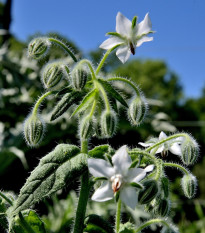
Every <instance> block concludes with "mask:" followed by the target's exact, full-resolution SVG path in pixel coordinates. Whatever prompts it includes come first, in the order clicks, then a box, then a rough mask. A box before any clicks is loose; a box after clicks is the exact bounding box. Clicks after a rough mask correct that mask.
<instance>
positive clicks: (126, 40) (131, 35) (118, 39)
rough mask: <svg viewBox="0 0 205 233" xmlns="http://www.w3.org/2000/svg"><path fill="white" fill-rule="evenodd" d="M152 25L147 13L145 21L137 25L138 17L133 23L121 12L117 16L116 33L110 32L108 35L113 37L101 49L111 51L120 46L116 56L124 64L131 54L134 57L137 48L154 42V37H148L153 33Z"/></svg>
mask: <svg viewBox="0 0 205 233" xmlns="http://www.w3.org/2000/svg"><path fill="white" fill-rule="evenodd" d="M151 28H152V23H151V20H150V18H149V14H148V13H147V14H146V15H145V17H144V20H143V21H141V22H140V23H139V24H138V23H137V17H136V16H135V17H134V18H133V20H132V22H131V21H130V20H129V19H128V18H126V17H125V16H124V15H123V14H121V13H120V12H118V13H117V16H116V32H109V33H107V35H110V36H111V37H110V38H109V39H107V40H105V41H104V42H103V43H102V44H101V45H100V48H102V49H106V50H108V49H111V48H113V47H114V46H116V45H118V44H120V46H119V47H118V48H117V51H116V55H117V57H118V58H119V59H120V61H121V62H122V63H125V62H126V61H127V60H128V59H129V57H130V55H131V53H132V54H133V55H134V54H135V50H136V47H139V46H140V45H141V44H142V43H144V42H148V41H152V40H153V37H148V36H147V35H148V34H149V33H153V31H151Z"/></svg>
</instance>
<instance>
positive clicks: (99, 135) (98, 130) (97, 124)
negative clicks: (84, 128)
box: [94, 120, 103, 139]
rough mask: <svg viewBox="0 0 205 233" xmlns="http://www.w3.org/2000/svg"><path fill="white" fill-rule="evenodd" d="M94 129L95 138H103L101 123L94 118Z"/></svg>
mask: <svg viewBox="0 0 205 233" xmlns="http://www.w3.org/2000/svg"><path fill="white" fill-rule="evenodd" d="M94 131H95V136H96V137H97V138H99V139H101V138H103V135H102V130H101V124H100V122H99V121H98V120H96V121H95V123H94Z"/></svg>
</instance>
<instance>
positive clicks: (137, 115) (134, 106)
mask: <svg viewBox="0 0 205 233" xmlns="http://www.w3.org/2000/svg"><path fill="white" fill-rule="evenodd" d="M147 110H148V105H147V102H146V99H145V97H144V96H143V94H142V95H141V96H140V97H135V98H134V99H133V100H132V102H131V104H130V106H129V108H128V116H129V119H130V121H131V123H132V124H133V125H140V124H141V123H142V122H143V120H144V118H145V116H146V114H147Z"/></svg>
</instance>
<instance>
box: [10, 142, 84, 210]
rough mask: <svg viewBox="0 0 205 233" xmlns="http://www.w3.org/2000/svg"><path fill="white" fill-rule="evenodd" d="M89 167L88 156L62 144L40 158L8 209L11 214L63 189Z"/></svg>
mask: <svg viewBox="0 0 205 233" xmlns="http://www.w3.org/2000/svg"><path fill="white" fill-rule="evenodd" d="M86 168H87V156H86V155H85V154H80V149H79V148H78V147H77V146H74V145H68V144H60V145H58V146H56V148H55V149H54V150H53V151H52V152H50V153H49V154H47V155H46V156H45V157H43V158H42V159H41V160H40V163H39V165H38V166H37V167H36V168H35V169H34V170H33V171H32V172H31V175H30V176H29V178H28V179H27V181H26V183H25V185H24V186H23V187H22V188H21V190H20V194H19V196H18V198H17V200H16V201H15V202H14V205H13V206H12V207H11V208H10V209H8V211H9V212H8V214H9V215H16V214H18V213H19V212H20V211H22V210H25V209H28V208H30V206H32V205H34V204H36V203H37V202H39V201H41V200H42V199H44V198H45V197H48V196H49V195H51V194H52V193H54V192H56V191H58V190H60V189H62V188H63V187H65V186H66V185H68V184H69V183H71V182H73V180H74V179H75V178H77V177H78V176H79V175H81V174H82V173H83V172H84V171H85V170H86Z"/></svg>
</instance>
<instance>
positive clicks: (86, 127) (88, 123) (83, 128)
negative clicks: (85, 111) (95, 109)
mask: <svg viewBox="0 0 205 233" xmlns="http://www.w3.org/2000/svg"><path fill="white" fill-rule="evenodd" d="M92 133H93V121H92V118H91V117H90V116H86V117H85V118H83V119H82V121H81V122H80V137H81V138H82V139H88V138H89V137H91V135H92Z"/></svg>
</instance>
